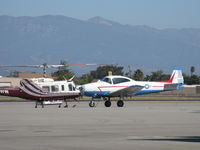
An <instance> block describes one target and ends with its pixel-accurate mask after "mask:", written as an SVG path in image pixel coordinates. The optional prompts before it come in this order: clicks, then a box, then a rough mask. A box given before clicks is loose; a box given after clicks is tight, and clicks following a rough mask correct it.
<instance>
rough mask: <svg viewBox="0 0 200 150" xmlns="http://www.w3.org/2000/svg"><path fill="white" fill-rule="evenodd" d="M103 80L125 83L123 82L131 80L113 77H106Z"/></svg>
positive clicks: (110, 82)
mask: <svg viewBox="0 0 200 150" xmlns="http://www.w3.org/2000/svg"><path fill="white" fill-rule="evenodd" d="M101 81H104V82H107V83H109V84H119V83H123V82H129V81H130V80H129V79H126V78H113V79H111V78H108V77H105V78H103V79H102V80H101Z"/></svg>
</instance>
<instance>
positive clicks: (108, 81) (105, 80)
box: [101, 78, 112, 84]
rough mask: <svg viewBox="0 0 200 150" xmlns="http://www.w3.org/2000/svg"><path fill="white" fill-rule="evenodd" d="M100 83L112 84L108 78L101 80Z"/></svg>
mask: <svg viewBox="0 0 200 150" xmlns="http://www.w3.org/2000/svg"><path fill="white" fill-rule="evenodd" d="M101 81H104V82H107V83H110V84H112V82H111V79H110V78H103V79H102V80H101Z"/></svg>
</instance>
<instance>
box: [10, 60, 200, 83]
mask: <svg viewBox="0 0 200 150" xmlns="http://www.w3.org/2000/svg"><path fill="white" fill-rule="evenodd" d="M60 64H61V65H65V64H67V63H66V61H61V62H60ZM123 70H124V67H122V66H118V65H105V66H99V67H97V68H96V70H92V71H90V72H89V73H86V74H83V75H82V76H81V77H75V78H74V81H75V83H76V84H86V83H90V82H93V81H96V80H98V79H101V78H103V77H105V76H107V75H108V72H112V74H113V75H125V76H128V77H130V78H132V79H134V80H136V81H163V80H169V79H170V76H171V74H165V73H164V72H163V70H157V71H154V72H151V73H150V74H147V75H145V74H144V72H143V71H142V70H141V69H136V70H134V71H132V70H130V67H129V71H128V72H123ZM18 73H19V72H17V71H14V72H12V73H11V74H10V76H14V77H17V74H18ZM51 75H52V77H53V78H54V79H55V80H66V79H70V78H71V77H73V76H75V73H74V72H72V71H71V70H70V69H69V68H68V67H59V68H58V70H56V71H55V72H52V74H51ZM183 77H184V83H185V84H188V85H192V84H200V76H198V75H196V74H195V67H194V66H191V67H190V75H187V74H185V73H183Z"/></svg>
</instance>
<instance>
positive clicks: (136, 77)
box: [132, 69, 144, 81]
mask: <svg viewBox="0 0 200 150" xmlns="http://www.w3.org/2000/svg"><path fill="white" fill-rule="evenodd" d="M132 78H133V79H134V80H137V81H142V80H144V73H143V72H142V70H140V69H137V70H135V71H134V73H133V77H132Z"/></svg>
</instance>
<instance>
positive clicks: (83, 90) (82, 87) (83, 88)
mask: <svg viewBox="0 0 200 150" xmlns="http://www.w3.org/2000/svg"><path fill="white" fill-rule="evenodd" d="M78 89H79V90H80V92H81V95H84V92H85V85H81V86H80V87H79V88H78Z"/></svg>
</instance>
